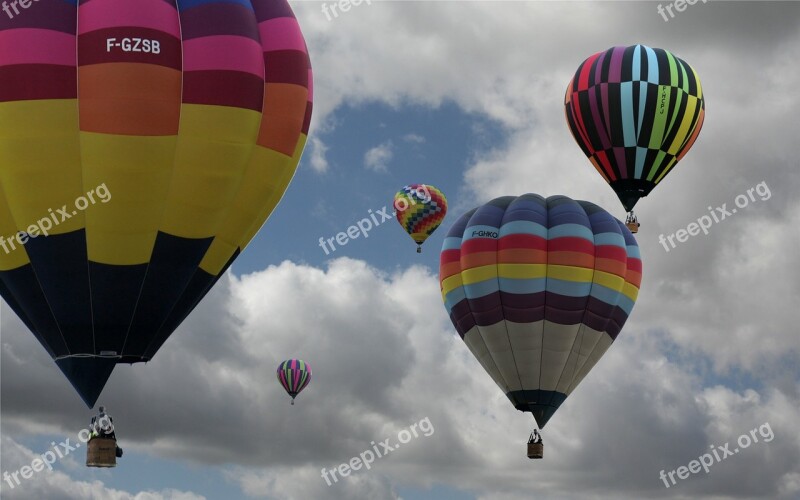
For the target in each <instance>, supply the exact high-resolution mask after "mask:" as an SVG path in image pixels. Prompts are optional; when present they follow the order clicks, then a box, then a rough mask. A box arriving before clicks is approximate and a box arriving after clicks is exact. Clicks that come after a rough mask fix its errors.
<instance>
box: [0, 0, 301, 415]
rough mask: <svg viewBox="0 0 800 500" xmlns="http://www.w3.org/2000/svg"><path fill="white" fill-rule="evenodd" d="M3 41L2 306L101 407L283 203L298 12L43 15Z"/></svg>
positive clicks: (273, 2) (58, 10) (259, 8)
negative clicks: (115, 373)
mask: <svg viewBox="0 0 800 500" xmlns="http://www.w3.org/2000/svg"><path fill="white" fill-rule="evenodd" d="M0 43H2V46H3V47H8V48H9V50H3V51H0V184H1V187H2V189H0V235H2V236H5V237H7V238H8V237H9V236H10V235H14V234H16V233H17V232H23V233H26V232H30V239H29V240H28V241H27V244H25V245H24V246H23V245H17V246H16V248H14V249H10V250H8V251H0V294H2V296H3V298H4V299H5V300H6V302H8V304H9V305H10V306H11V308H12V309H13V310H14V311H15V312H16V314H17V315H18V316H19V317H20V318H21V319H22V321H23V322H24V323H25V324H26V325H27V326H28V328H29V329H30V330H31V331H32V332H33V333H34V335H35V336H36V338H37V339H38V340H39V341H40V342H41V343H42V345H43V346H44V347H45V349H47V351H48V353H49V354H50V355H51V356H52V357H53V358H54V359H55V360H56V363H57V364H58V366H59V368H61V370H62V371H63V372H64V374H65V375H66V376H67V377H68V378H69V380H70V382H71V383H72V384H73V386H74V387H75V389H76V390H77V391H78V392H79V393H80V395H81V397H82V398H83V400H84V401H85V402H86V404H87V405H89V406H93V405H94V402H95V401H96V399H97V397H98V396H99V394H100V392H101V391H102V389H103V386H104V385H105V383H106V381H107V379H108V377H109V376H110V374H111V371H112V370H113V368H114V366H115V365H116V364H117V363H137V362H142V361H148V360H150V359H152V357H153V356H154V355H155V353H156V351H157V350H158V349H159V347H160V346H161V345H162V344H163V343H164V342H165V341H166V340H167V337H169V335H170V334H171V333H172V332H173V331H174V330H175V329H176V328H177V327H178V325H179V324H180V323H181V321H183V319H184V318H186V316H187V315H188V314H189V313H190V312H191V311H192V310H193V309H194V307H195V306H196V305H197V304H198V302H199V301H200V300H201V299H202V297H203V296H205V295H206V293H207V292H208V291H209V289H210V288H211V286H212V285H213V284H214V283H215V282H216V281H217V280H218V279H219V277H220V276H221V275H222V273H224V271H225V270H226V269H227V267H228V266H229V265H230V264H231V262H232V261H233V260H234V259H235V258H236V257H237V256H238V255H239V253H240V252H241V250H242V249H243V248H244V247H245V245H247V243H248V242H249V241H250V240H251V239H252V238H253V236H254V235H255V234H256V232H257V231H258V229H259V228H260V227H261V225H262V224H263V223H264V221H265V220H266V218H267V217H268V216H269V214H270V213H271V212H272V210H273V209H274V208H275V206H276V205H277V203H278V202H279V201H280V199H281V197H282V195H283V192H284V190H285V189H286V187H287V186H288V184H289V182H290V180H291V178H292V176H293V175H294V171H295V168H296V166H297V163H298V161H299V159H300V155H301V153H302V151H303V147H304V145H305V142H306V136H307V133H308V125H309V121H310V116H311V100H312V91H311V70H310V64H309V58H308V53H307V50H306V46H305V42H304V41H303V37H302V34H301V32H300V28H299V25H298V23H297V20H296V19H295V17H294V15H293V14H292V11H291V9H290V7H289V5H288V3H287V2H286V1H285V0H239V1H236V2H228V1H215V0H209V1H182V2H180V3H179V4H176V2H175V1H174V0H141V1H136V2H124V1H104V0H94V1H87V2H50V3H48V4H47V5H43V4H42V5H38V4H34V5H33V6H32V7H31V8H30V9H28V10H26V11H24V12H23V13H21V14H20V15H19V16H18V17H15V18H14V19H8V18H6V16H0ZM11 47H13V50H10V48H11ZM101 191H102V192H103V193H107V196H105V195H103V196H102V198H107V199H102V200H101V196H100V195H101V194H103V193H101ZM90 192H92V193H93V194H92V195H91V196H92V197H93V199H94V201H93V202H89V201H88V199H89V196H88V195H87V193H90ZM82 197H83V198H84V201H85V203H84V202H81V203H80V205H79V204H78V203H77V201H78V200H80V199H81V198H82ZM62 208H63V215H62ZM37 225H38V229H37ZM45 226H48V228H47V234H48V235H47V236H44V235H43V231H42V229H44V227H45ZM34 233H36V234H34ZM26 237H27V235H26Z"/></svg>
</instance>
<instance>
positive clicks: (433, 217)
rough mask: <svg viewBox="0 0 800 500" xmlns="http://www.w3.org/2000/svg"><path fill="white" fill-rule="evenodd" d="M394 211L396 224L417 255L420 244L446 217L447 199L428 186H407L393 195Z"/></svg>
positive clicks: (420, 247)
mask: <svg viewBox="0 0 800 500" xmlns="http://www.w3.org/2000/svg"><path fill="white" fill-rule="evenodd" d="M394 210H395V217H396V218H397V222H399V223H400V225H401V226H402V227H403V229H404V230H405V231H406V232H407V233H408V234H409V236H411V239H413V240H414V242H415V243H416V244H417V253H420V252H422V244H423V243H425V240H426V239H428V236H430V235H431V234H433V232H434V231H436V228H438V227H439V225H440V224H441V223H442V221H443V220H444V218H445V216H446V215H447V198H445V196H444V194H442V192H441V191H439V190H438V189H436V188H435V187H434V186H431V185H430V184H409V185H408V186H405V187H404V188H403V189H401V190H400V191H398V192H397V194H396V195H394Z"/></svg>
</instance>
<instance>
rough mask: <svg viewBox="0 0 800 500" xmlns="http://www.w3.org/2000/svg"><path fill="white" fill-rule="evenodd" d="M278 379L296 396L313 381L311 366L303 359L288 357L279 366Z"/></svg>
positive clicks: (291, 394)
mask: <svg viewBox="0 0 800 500" xmlns="http://www.w3.org/2000/svg"><path fill="white" fill-rule="evenodd" d="M278 381H279V382H280V383H281V385H282V386H283V388H284V389H285V390H286V392H287V393H288V394H289V396H291V397H292V404H294V398H296V397H297V395H298V394H300V391H302V390H303V389H305V388H306V386H307V385H308V383H309V382H311V366H309V364H308V363H306V362H305V361H303V360H301V359H288V360H286V361H284V362H283V363H281V364H280V365H279V366H278Z"/></svg>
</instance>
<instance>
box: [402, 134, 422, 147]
mask: <svg viewBox="0 0 800 500" xmlns="http://www.w3.org/2000/svg"><path fill="white" fill-rule="evenodd" d="M403 140H404V141H405V142H409V143H411V144H425V137H423V136H421V135H419V134H415V133H413V132H412V133H410V134H406V135H404V136H403Z"/></svg>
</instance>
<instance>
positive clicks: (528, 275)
mask: <svg viewBox="0 0 800 500" xmlns="http://www.w3.org/2000/svg"><path fill="white" fill-rule="evenodd" d="M641 276H642V263H641V260H640V257H639V247H638V245H637V244H636V240H635V239H634V237H633V235H631V233H630V231H628V229H627V228H626V227H625V225H624V224H623V223H622V222H620V221H618V220H617V219H615V218H614V217H612V216H611V215H610V214H608V212H606V211H605V210H603V209H602V208H600V207H598V206H597V205H594V204H592V203H589V202H586V201H574V200H571V199H569V198H567V197H564V196H551V197H549V198H543V197H541V196H539V195H536V194H526V195H522V196H519V197H514V196H506V197H502V198H497V199H495V200H492V201H490V202H489V203H487V204H485V205H483V206H481V207H478V208H476V209H473V210H471V211H470V212H467V213H466V214H464V215H463V216H461V218H459V219H458V220H457V221H456V222H455V223H454V224H453V226H452V228H451V229H450V232H449V233H448V234H447V236H446V237H445V240H444V244H443V245H442V252H441V256H440V267H439V280H440V283H441V290H442V298H443V300H444V305H445V308H446V309H447V312H448V314H449V315H450V319H451V321H452V322H453V325H454V326H455V328H456V330H457V331H458V334H459V335H460V336H461V338H462V339H463V340H464V343H466V344H467V347H469V349H470V351H472V354H473V355H474V356H475V357H476V358H477V360H478V361H479V362H480V364H481V365H482V366H483V368H484V369H485V370H486V372H488V373H489V375H490V376H491V377H492V379H493V380H494V381H495V383H497V385H498V386H499V387H500V388H501V389H502V390H503V392H504V393H505V394H506V396H507V397H508V399H509V400H510V401H511V403H512V404H513V405H514V407H516V408H517V409H518V410H520V411H524V412H530V413H532V414H533V416H534V418H535V419H536V422H537V424H538V425H539V427H540V428H541V427H544V426H545V424H547V421H548V420H549V419H550V417H552V416H553V414H554V413H555V411H556V410H557V409H558V408H559V406H561V404H562V403H563V402H564V400H565V399H566V398H567V396H569V395H570V394H571V393H572V392H573V391H574V390H575V388H576V387H577V386H578V384H579V383H580V382H581V380H583V378H584V377H585V376H586V374H587V373H589V371H590V370H591V369H592V367H593V366H594V365H595V363H597V362H598V360H599V359H600V357H601V356H602V355H603V353H605V352H606V350H607V349H608V348H609V347H610V346H611V344H612V343H613V342H614V340H615V339H616V338H617V335H618V334H619V332H620V330H621V329H622V326H623V325H624V324H625V321H626V320H627V319H628V316H629V315H630V313H631V310H632V308H633V304H634V302H635V301H636V297H637V295H638V292H639V284H640V281H641Z"/></svg>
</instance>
